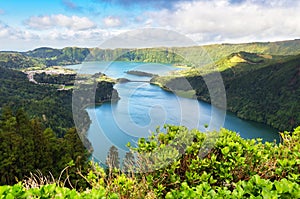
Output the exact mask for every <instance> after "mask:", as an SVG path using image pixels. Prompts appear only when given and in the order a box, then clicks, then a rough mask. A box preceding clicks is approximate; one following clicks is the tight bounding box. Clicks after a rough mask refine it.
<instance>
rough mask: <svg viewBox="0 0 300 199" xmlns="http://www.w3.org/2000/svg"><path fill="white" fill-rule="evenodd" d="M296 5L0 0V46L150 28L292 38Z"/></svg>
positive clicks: (269, 0) (53, 43)
mask: <svg viewBox="0 0 300 199" xmlns="http://www.w3.org/2000/svg"><path fill="white" fill-rule="evenodd" d="M299 10H300V1H293V0H51V1H50V0H43V1H41V0H31V1H20V0H0V50H21V51H23V50H30V49H34V48H36V47H41V46H49V47H55V48H62V47H65V46H80V47H97V46H99V45H100V44H101V43H102V42H103V41H105V40H107V39H110V38H112V37H114V36H116V35H118V34H120V33H124V32H126V31H130V30H135V29H140V28H152V27H155V28H162V29H167V30H172V31H176V32H178V33H180V34H182V35H184V36H186V37H188V38H191V39H192V40H194V41H195V43H197V44H199V45H201V44H210V43H224V42H226V43H227V42H231V43H238V42H253V41H275V40H286V39H296V38H299V35H300V26H299V24H300V12H299Z"/></svg>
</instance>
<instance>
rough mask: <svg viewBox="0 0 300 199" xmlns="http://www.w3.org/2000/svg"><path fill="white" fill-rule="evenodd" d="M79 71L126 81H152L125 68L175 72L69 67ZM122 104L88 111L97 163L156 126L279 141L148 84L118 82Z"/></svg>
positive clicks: (105, 65)
mask: <svg viewBox="0 0 300 199" xmlns="http://www.w3.org/2000/svg"><path fill="white" fill-rule="evenodd" d="M68 68H72V69H77V70H78V72H79V73H88V74H94V73H96V72H103V73H105V74H106V75H107V76H109V77H113V78H128V79H130V80H137V81H138V80H143V81H147V80H150V78H149V77H140V76H134V75H129V74H126V73H125V72H126V71H128V70H139V71H144V72H150V73H154V74H158V75H164V74H167V73H168V72H170V71H173V70H178V68H175V67H172V66H170V65H162V64H145V63H131V62H130V63H129V62H112V63H109V62H89V63H83V64H80V65H74V66H68ZM115 89H116V90H117V91H118V93H119V96H120V98H121V99H120V100H119V101H118V102H116V103H104V104H103V105H101V106H98V107H96V108H87V111H88V113H89V116H90V118H91V120H92V124H91V126H90V129H89V131H88V139H89V140H90V142H91V143H92V145H93V148H94V153H93V156H94V158H95V159H97V160H100V161H101V162H105V158H106V156H107V152H108V150H109V148H110V147H111V145H115V146H117V147H118V148H119V153H120V154H121V156H123V155H124V154H125V152H126V151H127V150H128V149H127V148H126V144H127V143H128V142H131V143H133V144H134V143H135V142H136V141H137V140H138V138H140V137H147V136H148V135H149V133H150V132H152V131H155V129H156V127H157V126H160V127H162V126H163V125H164V124H174V125H184V126H187V127H188V128H190V129H192V128H197V129H199V130H202V131H204V130H205V128H204V125H205V124H209V126H210V128H211V129H219V128H220V127H225V128H228V129H230V130H233V131H236V132H238V133H239V134H240V135H241V137H243V138H257V137H260V138H263V140H264V141H273V140H277V141H278V140H279V136H278V133H277V131H276V130H275V129H272V128H270V127H268V126H266V125H262V124H259V123H256V122H250V121H245V120H241V119H239V118H238V117H236V116H235V115H233V114H231V113H226V114H222V111H218V109H216V108H214V107H212V106H211V105H210V104H208V103H205V102H202V101H198V100H194V99H186V98H181V97H178V96H176V95H174V94H173V93H171V92H166V91H164V90H162V89H161V88H159V87H158V86H154V85H151V84H149V83H147V82H128V83H122V84H116V85H115Z"/></svg>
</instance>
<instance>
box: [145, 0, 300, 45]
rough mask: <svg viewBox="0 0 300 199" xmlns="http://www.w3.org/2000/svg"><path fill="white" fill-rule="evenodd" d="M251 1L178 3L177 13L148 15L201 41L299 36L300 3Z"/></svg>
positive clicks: (153, 21) (154, 20) (215, 0)
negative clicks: (260, 2) (234, 2)
mask: <svg viewBox="0 0 300 199" xmlns="http://www.w3.org/2000/svg"><path fill="white" fill-rule="evenodd" d="M254 1H255V0H248V1H245V2H243V3H239V4H230V3H229V0H220V1H219V0H213V1H194V2H182V3H178V4H177V5H176V6H175V7H176V9H175V10H161V11H157V12H149V13H147V14H146V15H147V16H148V18H150V19H151V20H152V25H156V24H157V25H158V26H160V27H167V28H170V29H173V30H177V31H179V32H181V33H184V34H187V35H189V36H191V37H192V38H193V39H195V40H196V41H198V42H207V41H210V42H214V41H229V40H230V41H231V40H234V39H235V40H236V41H240V40H242V39H250V40H252V41H253V40H274V39H275V40H276V39H282V38H283V39H288V38H296V37H299V35H300V26H299V24H300V12H299V10H300V3H293V6H287V4H285V2H287V1H283V0H277V1H276V0H275V1H273V2H272V4H270V5H267V4H266V3H264V4H259V3H257V2H254Z"/></svg>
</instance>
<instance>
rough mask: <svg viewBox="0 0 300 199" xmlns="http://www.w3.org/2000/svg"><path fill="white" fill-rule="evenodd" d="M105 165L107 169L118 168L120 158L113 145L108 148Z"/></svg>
mask: <svg viewBox="0 0 300 199" xmlns="http://www.w3.org/2000/svg"><path fill="white" fill-rule="evenodd" d="M106 165H107V166H108V168H109V169H115V168H116V169H119V168H120V158H119V151H118V148H117V147H115V146H114V145H113V146H111V147H110V149H109V152H108V154H107V158H106Z"/></svg>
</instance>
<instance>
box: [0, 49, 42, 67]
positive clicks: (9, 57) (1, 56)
mask: <svg viewBox="0 0 300 199" xmlns="http://www.w3.org/2000/svg"><path fill="white" fill-rule="evenodd" d="M0 67H4V68H14V69H24V68H29V67H37V68H41V67H43V63H42V61H40V60H37V59H34V58H30V57H27V56H24V55H22V54H21V53H18V52H0Z"/></svg>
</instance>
